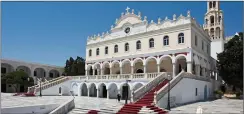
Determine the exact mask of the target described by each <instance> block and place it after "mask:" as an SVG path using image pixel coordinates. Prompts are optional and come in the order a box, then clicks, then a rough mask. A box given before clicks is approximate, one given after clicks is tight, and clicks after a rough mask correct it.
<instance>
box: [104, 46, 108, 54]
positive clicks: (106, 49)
mask: <svg viewBox="0 0 244 114" xmlns="http://www.w3.org/2000/svg"><path fill="white" fill-rule="evenodd" d="M105 54H108V46H106V47H105Z"/></svg>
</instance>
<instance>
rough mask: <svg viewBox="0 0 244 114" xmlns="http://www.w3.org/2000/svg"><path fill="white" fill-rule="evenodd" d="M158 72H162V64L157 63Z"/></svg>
mask: <svg viewBox="0 0 244 114" xmlns="http://www.w3.org/2000/svg"><path fill="white" fill-rule="evenodd" d="M157 68H158V72H160V64H157Z"/></svg>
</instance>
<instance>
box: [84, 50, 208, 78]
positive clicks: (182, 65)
mask: <svg viewBox="0 0 244 114" xmlns="http://www.w3.org/2000/svg"><path fill="white" fill-rule="evenodd" d="M182 70H184V71H187V72H190V73H193V74H196V75H198V76H210V74H211V73H210V71H212V70H211V68H210V63H209V62H208V61H206V60H205V59H203V58H201V57H200V58H199V56H196V55H193V57H192V59H191V58H189V57H188V56H187V54H178V55H176V56H174V55H163V56H150V57H144V58H143V57H142V58H140V57H138V58H133V59H122V60H113V61H104V62H100V63H99V62H96V63H94V64H87V65H86V75H113V74H134V73H155V72H173V75H174V76H176V75H177V74H178V73H180V72H181V71H182Z"/></svg>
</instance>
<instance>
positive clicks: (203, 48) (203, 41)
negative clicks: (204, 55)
mask: <svg viewBox="0 0 244 114" xmlns="http://www.w3.org/2000/svg"><path fill="white" fill-rule="evenodd" d="M202 50H204V41H202Z"/></svg>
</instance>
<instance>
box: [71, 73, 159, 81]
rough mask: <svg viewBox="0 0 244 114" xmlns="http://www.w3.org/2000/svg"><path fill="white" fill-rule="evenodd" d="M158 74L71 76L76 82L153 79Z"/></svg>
mask: <svg viewBox="0 0 244 114" xmlns="http://www.w3.org/2000/svg"><path fill="white" fill-rule="evenodd" d="M158 74H160V72H156V73H136V74H111V75H87V76H71V78H72V79H76V80H113V79H114V80H117V79H154V78H156V77H157V76H158Z"/></svg>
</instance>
